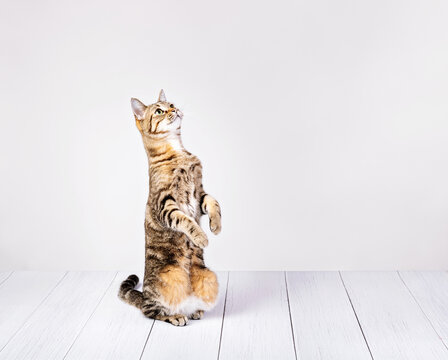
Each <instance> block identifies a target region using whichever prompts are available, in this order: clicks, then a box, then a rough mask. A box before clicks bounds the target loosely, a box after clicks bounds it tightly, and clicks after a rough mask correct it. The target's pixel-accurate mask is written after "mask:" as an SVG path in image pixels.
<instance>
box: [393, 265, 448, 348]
mask: <svg viewBox="0 0 448 360" xmlns="http://www.w3.org/2000/svg"><path fill="white" fill-rule="evenodd" d="M397 275H398V277H399V278H400V280H401V282H402V283H403V285H404V287H405V288H406V289H407V290H408V292H409V294H410V295H411V297H412V298H413V299H414V301H415V303H416V304H417V306H418V308H419V309H420V311H421V312H422V313H423V315H424V317H425V318H426V320H428V323H429V325H431V328H432V329H433V330H434V332H435V333H436V335H437V337H438V338H439V339H440V341H442V344H443V346H444V347H445V348H446V349H447V350H448V346H447V344H446V343H445V341H444V340H443V337H442V336H440V334H439V333H438V332H437V330H436V328H435V327H434V325H433V324H432V322H431V320H430V319H429V317H428V316H427V315H426V313H425V311H424V310H423V308H422V307H421V306H420V303H419V302H418V300H417V298H416V297H415V296H414V294H413V293H412V291H411V289H409V287H408V285H407V284H406V281H404V279H403V277H402V276H401V274H400V272H399V271H397Z"/></svg>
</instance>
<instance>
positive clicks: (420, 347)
mask: <svg viewBox="0 0 448 360" xmlns="http://www.w3.org/2000/svg"><path fill="white" fill-rule="evenodd" d="M342 278H343V280H344V283H345V285H346V287H347V290H348V293H349V295H350V298H351V300H352V303H353V306H354V308H355V311H356V313H357V315H358V319H359V321H360V323H361V326H362V329H363V331H364V334H365V336H366V339H367V342H368V344H369V346H370V350H371V352H372V355H373V358H374V359H375V360H447V359H448V350H447V348H446V347H445V346H444V344H443V342H442V341H441V340H440V339H439V337H438V335H437V333H436V332H435V331H434V329H433V327H432V326H431V324H430V323H429V321H428V319H427V318H426V316H425V314H424V313H423V312H422V310H421V309H420V307H419V306H418V304H417V303H416V301H415V300H414V298H413V297H412V295H411V294H410V292H409V291H408V289H407V288H406V286H405V285H404V284H403V282H402V280H401V279H400V277H399V276H398V273H396V272H343V273H342Z"/></svg>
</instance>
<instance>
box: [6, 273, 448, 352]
mask: <svg viewBox="0 0 448 360" xmlns="http://www.w3.org/2000/svg"><path fill="white" fill-rule="evenodd" d="M127 275H129V273H115V272H67V273H64V272H4V273H1V272H0V359H7V360H12V359H45V360H49V359H80V360H88V359H95V360H98V359H108V360H109V359H126V360H128V359H130V360H131V359H157V360H159V359H180V358H182V359H195V360H198V359H207V360H208V359H222V360H235V359H245V360H246V359H257V360H259V359H310V360H315V359H341V360H350V359H354V360H355V359H356V360H363V359H367V360H368V359H374V360H394V359H406V360H408V359H415V360H432V359H443V360H447V359H448V273H446V272H399V273H397V272H342V273H338V272H287V273H284V272H230V273H227V272H222V273H219V280H220V299H219V302H218V304H217V306H216V308H215V309H214V310H213V311H211V312H209V313H207V314H206V315H205V317H204V318H203V319H202V320H200V321H190V323H189V325H188V326H186V327H174V326H172V325H170V324H167V323H163V322H158V321H156V322H154V321H153V320H151V319H147V318H145V317H143V315H142V314H141V313H140V312H139V311H138V310H137V309H135V308H132V307H131V306H129V305H127V304H124V303H122V302H121V301H120V300H119V299H118V298H117V290H118V287H119V284H120V282H121V281H122V280H123V279H125V278H126V276H127Z"/></svg>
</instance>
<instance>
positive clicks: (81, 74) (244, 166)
mask: <svg viewBox="0 0 448 360" xmlns="http://www.w3.org/2000/svg"><path fill="white" fill-rule="evenodd" d="M447 18H448V2H446V1H361V2H360V1H356V0H341V1H331V0H327V1H321V0H318V1H294V0H277V1H271V2H267V1H256V0H245V1H239V0H227V1H220V2H213V1H207V0H193V1H180V0H179V1H141V2H126V1H116V0H113V1H111V0H108V1H106V0H98V1H76V2H75V1H40V2H35V1H34V2H33V1H9V2H6V1H4V2H3V3H2V12H1V14H0V30H1V32H0V38H1V57H0V67H1V69H2V70H1V79H0V121H1V129H0V166H1V167H0V170H1V180H0V181H1V186H0V198H1V205H0V221H1V224H0V268H1V269H129V268H136V267H141V266H142V265H143V260H144V254H143V247H144V232H143V219H144V207H145V202H146V197H147V163H146V155H145V153H144V150H143V146H142V144H141V139H140V137H139V134H138V132H137V130H136V129H135V125H134V120H133V117H132V115H131V109H130V105H129V99H130V97H131V96H135V97H138V98H140V99H142V100H143V101H145V102H152V101H154V100H155V99H156V95H157V92H158V91H159V89H160V88H162V87H163V88H164V89H165V91H166V94H167V96H168V99H169V100H170V101H174V102H175V103H176V104H177V105H178V106H179V107H180V108H181V109H182V110H184V112H185V113H186V116H185V118H184V123H183V137H184V144H185V146H186V147H187V149H188V150H190V151H191V152H193V153H194V154H196V155H198V156H199V157H200V158H201V159H202V162H203V166H204V181H205V182H204V184H205V187H206V189H207V190H208V191H209V192H210V193H211V194H212V195H214V196H215V197H216V198H217V199H218V200H219V201H220V202H221V205H222V210H223V232H222V234H221V235H220V236H218V237H214V236H212V235H211V236H210V246H209V248H208V249H207V252H206V260H207V261H208V263H209V264H210V266H211V267H213V268H215V269H231V270H235V269H248V270H255V269H257V270H258V269H268V270H269V269H289V270H304V269H417V268H418V269H421V268H427V269H446V268H447V267H448V169H447V156H448V141H447V139H448V66H447V64H448V40H447V39H448V21H447ZM203 223H204V224H206V222H205V221H204V222H203Z"/></svg>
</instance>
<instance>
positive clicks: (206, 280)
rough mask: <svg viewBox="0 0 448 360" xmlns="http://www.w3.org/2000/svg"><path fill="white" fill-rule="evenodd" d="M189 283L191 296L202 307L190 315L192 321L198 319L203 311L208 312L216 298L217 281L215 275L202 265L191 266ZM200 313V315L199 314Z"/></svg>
mask: <svg viewBox="0 0 448 360" xmlns="http://www.w3.org/2000/svg"><path fill="white" fill-rule="evenodd" d="M190 281H191V288H192V290H193V295H195V296H196V297H197V298H199V299H201V300H202V304H201V305H202V307H201V308H199V309H198V310H199V311H196V312H195V313H193V314H192V315H191V318H192V319H200V318H201V317H202V315H203V313H204V312H203V310H210V309H212V308H213V306H214V305H215V303H216V299H217V297H218V290H219V286H218V279H217V277H216V274H215V273H214V272H213V271H211V270H210V269H208V268H207V267H205V266H202V265H193V266H192V267H191V269H190ZM200 311H202V313H201V312H200Z"/></svg>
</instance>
